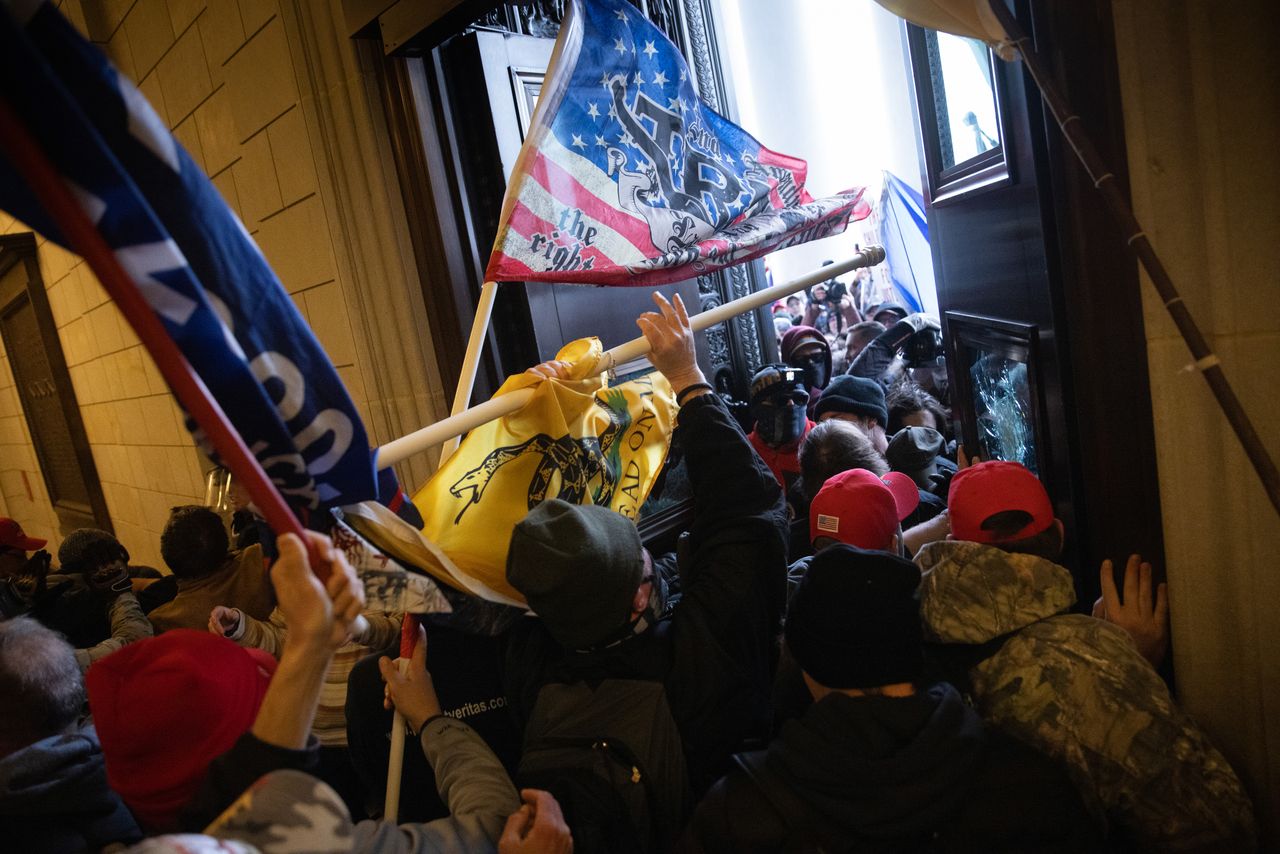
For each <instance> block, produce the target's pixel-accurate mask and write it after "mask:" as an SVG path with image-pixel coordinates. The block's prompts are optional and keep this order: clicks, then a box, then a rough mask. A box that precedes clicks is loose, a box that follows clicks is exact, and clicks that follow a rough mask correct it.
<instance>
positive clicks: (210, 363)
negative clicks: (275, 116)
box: [0, 2, 377, 521]
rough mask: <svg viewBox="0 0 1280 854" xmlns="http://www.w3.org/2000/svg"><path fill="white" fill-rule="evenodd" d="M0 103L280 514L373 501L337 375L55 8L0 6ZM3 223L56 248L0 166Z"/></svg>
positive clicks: (241, 233)
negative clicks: (49, 166) (185, 366)
mask: <svg viewBox="0 0 1280 854" xmlns="http://www.w3.org/2000/svg"><path fill="white" fill-rule="evenodd" d="M0 92H3V93H4V97H5V99H6V100H8V101H9V103H10V105H11V106H12V107H13V109H14V110H15V112H16V113H17V114H18V116H19V118H20V119H21V120H22V122H23V123H24V124H25V125H26V127H27V128H28V129H29V130H30V132H31V134H32V135H33V136H34V137H35V138H36V140H37V142H38V144H39V145H40V147H41V148H42V149H43V151H44V153H45V155H46V156H47V157H48V158H49V159H50V161H51V162H52V163H53V165H54V167H55V168H56V169H57V170H58V171H59V173H60V174H61V175H62V177H63V180H65V181H66V183H67V184H68V185H69V186H70V187H71V188H72V190H73V192H74V193H75V195H76V197H77V198H78V199H79V201H80V204H81V207H82V208H83V210H84V211H85V213H86V214H88V216H89V219H90V220H91V221H93V222H94V223H95V224H96V226H97V228H98V230H99V232H100V233H101V235H102V237H103V238H104V239H105V240H106V242H107V244H108V246H110V247H111V249H112V250H113V251H114V253H115V255H116V258H117V259H118V260H119V261H120V264H121V266H122V267H123V268H124V269H125V270H126V271H128V273H129V274H130V276H131V277H132V278H133V280H134V282H135V283H136V284H137V286H138V288H139V289H140V290H141V292H142V294H143V296H144V297H145V298H146V300H147V302H148V304H150V306H151V308H152V310H153V311H155V313H156V315H157V316H158V317H159V318H160V320H161V321H162V322H163V324H164V327H165V329H166V331H167V332H168V333H169V335H170V336H172V338H173V340H174V341H175V342H176V343H177V345H178V347H179V348H180V349H181V350H182V352H183V354H184V355H185V356H186V358H187V360H188V361H189V362H190V363H191V366H192V367H193V368H194V369H195V371H196V373H197V374H199V375H200V378H201V379H202V380H203V381H204V384H205V385H206V386H207V387H208V389H209V391H210V393H211V394H212V395H213V397H214V398H215V399H216V400H217V401H218V403H219V404H221V406H222V408H223V410H224V411H225V412H226V414H227V417H228V418H229V419H230V420H231V422H232V424H233V425H234V427H235V429H236V431H237V432H238V433H239V434H240V436H241V437H242V438H243V439H244V441H245V444H246V445H248V446H249V448H250V450H251V451H252V452H253V453H254V454H255V455H256V456H257V458H258V461H259V462H260V463H261V464H262V467H263V468H264V469H265V470H266V472H267V474H268V475H269V476H270V477H271V479H272V481H273V482H274V483H275V485H276V487H277V489H279V491H280V493H281V494H282V495H283V496H284V497H285V500H286V501H288V502H289V504H290V506H292V507H293V508H294V509H295V510H296V511H302V514H303V517H304V518H307V517H308V516H310V518H312V519H314V520H316V521H321V520H322V519H327V517H328V514H327V513H323V514H317V513H314V512H313V511H317V510H321V509H327V508H329V507H333V506H339V505H343V504H350V503H353V502H357V501H363V500H366V499H373V498H375V497H376V495H377V485H376V481H375V477H374V471H373V462H372V456H371V454H370V452H369V442H368V439H367V437H366V435H365V430H364V425H363V424H362V423H361V421H360V417H359V415H358V414H357V413H356V409H355V407H354V406H353V405H352V402H351V399H350V397H349V396H348V395H347V392H346V389H345V388H344V387H343V385H342V381H341V380H340V379H339V377H338V374H337V371H336V370H334V367H333V365H332V363H331V362H330V361H329V358H328V356H327V355H326V354H325V352H324V350H323V349H322V348H321V347H320V345H319V343H318V342H317V341H316V339H315V337H314V336H313V335H312V333H311V330H310V329H309V328H308V327H307V324H306V322H305V321H304V320H303V319H302V317H301V315H299V314H298V311H297V309H296V308H295V307H294V304H293V301H292V300H290V299H289V295H288V294H287V293H286V292H285V290H284V288H283V287H281V285H280V281H279V280H278V279H277V278H276V276H275V274H274V273H273V272H272V271H271V268H270V267H269V266H267V262H266V260H265V259H264V258H263V256H262V253H261V252H260V251H259V250H258V247H257V246H256V245H255V244H254V242H253V240H252V238H250V236H249V234H248V232H246V231H245V229H244V226H243V225H241V223H240V221H239V219H237V218H236V216H235V214H234V213H232V212H231V210H230V209H229V208H228V207H227V205H226V203H225V202H223V200H222V198H221V197H220V196H219V195H218V192H217V190H216V189H215V188H214V186H213V184H212V183H210V181H209V179H208V178H206V177H205V175H204V173H203V172H202V171H201V169H200V167H199V166H197V165H196V164H195V162H194V161H192V159H191V158H190V157H189V156H188V155H187V153H186V152H185V151H184V150H183V149H182V147H181V146H180V145H179V144H178V142H177V141H176V140H175V139H174V138H173V136H172V135H170V133H169V132H168V130H167V129H166V128H165V126H164V123H163V121H161V119H160V118H159V117H158V116H157V115H156V113H155V111H154V110H152V109H151V106H150V104H148V103H147V101H146V98H144V97H143V95H142V94H141V93H140V92H139V91H138V89H137V87H135V86H134V85H133V83H132V82H130V81H129V80H128V79H126V78H125V77H124V76H122V75H121V74H120V73H119V72H117V71H116V69H115V68H113V67H112V66H111V64H110V63H109V62H108V61H107V59H106V57H104V56H103V55H102V53H101V52H100V51H99V50H98V49H97V48H95V47H93V46H92V45H90V44H89V43H88V42H87V41H85V39H84V38H83V37H82V36H81V35H80V34H79V33H78V32H77V31H76V30H75V28H73V27H72V26H71V25H70V24H69V23H68V22H67V21H66V20H65V19H64V18H63V17H62V16H61V15H60V14H59V13H58V12H57V10H55V9H54V8H53V6H52V4H50V3H39V4H36V3H30V2H26V3H15V4H12V5H7V4H0ZM0 208H3V209H5V210H7V211H8V212H9V213H11V214H12V215H14V216H16V217H18V218H19V219H21V220H23V221H24V222H26V223H27V224H29V225H31V226H32V227H33V228H35V229H37V230H39V231H40V232H41V233H43V234H44V235H45V236H46V237H48V238H49V239H50V240H53V241H54V242H56V243H59V244H61V245H63V246H67V242H66V240H65V238H64V237H63V236H62V234H61V233H60V232H59V230H58V229H57V228H56V227H55V225H54V224H53V223H52V222H51V221H50V219H49V218H48V216H47V215H46V214H45V212H44V210H43V208H42V207H41V205H40V204H39V202H38V201H37V200H36V198H35V196H34V195H33V194H32V193H31V191H30V190H29V188H28V187H27V185H26V183H25V181H23V179H22V176H21V175H19V174H18V173H17V172H16V170H15V169H14V167H13V165H12V164H11V163H9V162H7V161H6V160H4V159H2V158H0ZM319 239H323V238H319ZM68 248H70V247H68ZM188 427H189V429H191V430H192V432H193V433H194V434H195V436H196V439H197V441H199V442H201V444H202V446H204V447H205V450H206V451H208V450H209V448H208V447H207V442H205V441H204V437H203V436H202V435H201V433H200V431H199V430H198V429H197V428H196V426H195V425H194V423H193V422H191V421H190V419H188Z"/></svg>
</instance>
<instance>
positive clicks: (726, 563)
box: [505, 294, 787, 815]
mask: <svg viewBox="0 0 1280 854" xmlns="http://www.w3.org/2000/svg"><path fill="white" fill-rule="evenodd" d="M654 301H655V302H656V303H657V305H658V308H659V310H660V313H657V312H647V313H646V314H644V315H642V316H641V317H640V318H639V320H638V321H637V323H638V324H639V326H640V328H641V330H642V331H643V332H644V334H645V337H646V338H647V339H648V340H649V342H650V344H651V346H652V348H653V350H652V353H651V354H650V359H651V361H652V362H653V364H654V366H655V367H656V368H657V369H658V370H659V371H661V372H662V373H663V375H665V376H666V378H667V380H668V381H669V382H670V383H671V388H672V389H673V390H674V391H675V392H676V400H677V401H678V403H679V404H680V411H679V415H678V421H677V426H676V437H675V441H676V442H678V443H679V444H680V446H681V447H682V448H683V449H684V455H685V459H686V461H687V466H688V475H689V482H690V486H691V489H692V493H693V505H694V516H693V527H692V529H691V531H690V532H689V535H688V540H687V543H688V549H687V551H686V550H685V549H684V548H683V546H682V549H681V558H680V565H679V585H680V590H681V599H680V601H679V602H678V603H677V604H675V605H674V607H671V606H670V605H669V603H668V602H667V601H665V600H666V594H667V590H668V583H667V582H668V578H667V575H666V573H665V571H659V570H660V568H662V567H665V566H668V565H671V563H672V562H671V561H670V560H669V559H668V558H661V559H659V560H655V559H654V558H653V557H652V556H651V555H650V554H649V553H648V552H647V551H646V550H645V548H644V547H643V545H642V544H641V541H640V536H639V533H638V532H637V530H636V526H635V523H634V522H633V521H632V520H630V519H628V518H626V517H625V516H622V515H620V514H618V513H615V512H614V511H612V510H609V509H606V508H603V507H595V506H579V505H574V504H568V503H566V502H564V501H560V500H557V499H551V500H548V501H545V502H543V503H542V504H540V505H538V506H537V507H535V508H534V509H532V510H530V511H529V514H528V516H526V517H525V519H524V520H523V521H521V522H520V523H519V524H517V525H516V528H515V531H514V532H513V534H512V537H511V548H510V551H509V553H508V558H507V579H508V580H509V581H510V582H511V584H512V586H513V587H515V588H516V589H517V590H519V591H520V593H521V594H522V595H524V597H525V599H526V600H527V602H528V604H529V607H530V608H531V609H532V610H533V611H534V612H535V613H536V614H537V615H538V616H539V617H540V618H541V619H539V620H524V621H522V624H521V625H520V626H518V627H517V628H516V629H515V630H514V633H513V636H512V638H511V639H510V642H509V644H508V650H509V652H508V657H507V664H506V668H505V670H506V675H507V680H506V681H507V694H508V698H509V702H510V703H511V706H512V708H513V710H514V712H515V714H516V718H517V720H518V721H519V722H520V723H521V726H524V725H525V724H527V722H528V721H529V717H530V713H531V711H532V710H533V707H534V704H535V702H536V700H537V697H538V694H539V691H541V690H542V689H543V688H544V686H548V685H551V684H553V683H561V684H569V683H575V682H580V681H586V682H587V683H589V684H593V685H594V684H598V683H599V682H600V681H601V680H605V679H630V680H644V681H651V682H656V683H659V684H661V685H662V686H663V689H664V691H665V694H666V701H667V703H668V704H669V707H670V714H671V718H672V719H673V720H674V723H675V726H676V728H677V730H678V732H679V736H680V739H681V741H682V743H683V752H684V758H685V764H686V767H687V769H688V779H689V783H690V785H691V787H692V791H693V792H694V793H700V792H701V791H702V790H703V789H704V788H705V787H706V785H707V784H708V783H710V781H712V780H714V779H715V778H716V777H718V776H719V775H720V774H722V773H723V772H724V770H725V767H726V764H727V762H728V759H729V756H730V755H731V753H732V751H733V750H734V749H736V747H737V746H738V745H739V744H741V743H742V741H743V740H744V739H746V738H749V737H752V736H758V735H762V734H766V733H767V730H768V723H769V693H770V685H771V682H772V675H773V664H774V660H773V659H774V649H773V638H774V637H776V633H777V629H778V625H779V622H780V619H781V616H782V610H783V608H784V606H785V590H786V569H787V567H786V537H787V519H786V511H785V508H784V505H783V500H782V490H781V488H780V487H779V485H778V482H777V480H776V479H775V478H774V476H773V474H772V473H771V472H770V471H769V469H768V467H767V466H765V464H764V463H763V462H762V461H761V460H760V458H759V456H758V455H757V454H756V453H755V452H754V451H753V450H752V449H751V445H750V443H749V442H748V441H747V437H746V436H745V435H743V432H742V429H741V428H740V427H739V426H738V424H737V422H736V421H735V420H734V418H733V417H732V415H730V413H729V411H728V409H727V407H726V406H725V404H724V403H723V401H721V400H720V398H719V397H718V396H717V395H715V394H713V393H711V387H710V385H709V384H708V383H707V382H706V380H705V379H704V378H703V375H702V372H701V371H700V370H699V369H698V365H697V363H696V362H695V360H694V345H693V333H692V331H691V330H690V328H689V319H688V315H687V314H686V313H685V310H684V305H683V303H682V302H681V301H680V299H679V297H676V298H675V300H674V301H673V303H668V302H667V301H666V300H665V299H664V298H662V296H661V295H659V294H655V295H654ZM566 815H567V813H566Z"/></svg>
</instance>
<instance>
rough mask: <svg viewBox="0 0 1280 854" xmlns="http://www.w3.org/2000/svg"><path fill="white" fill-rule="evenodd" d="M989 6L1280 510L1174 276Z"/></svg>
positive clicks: (1045, 77)
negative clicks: (1135, 256) (1175, 283)
mask: <svg viewBox="0 0 1280 854" xmlns="http://www.w3.org/2000/svg"><path fill="white" fill-rule="evenodd" d="M990 5H991V11H992V12H993V13H994V14H995V16H996V19H997V20H998V21H999V22H1000V26H1001V27H1003V28H1004V31H1005V35H1006V36H1007V37H1008V38H1009V40H1010V41H1011V42H1012V43H1013V45H1014V46H1015V47H1016V48H1017V50H1018V53H1019V54H1021V56H1022V64H1023V66H1024V67H1025V68H1026V69H1027V71H1028V72H1029V73H1030V74H1031V79H1032V80H1034V81H1035V83H1036V86H1037V87H1038V88H1039V89H1040V95H1041V97H1042V98H1043V99H1044V102H1045V105H1046V106H1048V108H1049V112H1050V113H1051V114H1052V115H1053V119H1054V121H1055V122H1057V124H1058V127H1059V128H1060V129H1061V130H1062V135H1063V136H1065V137H1066V138H1067V142H1068V143H1069V144H1070V146H1071V149H1072V150H1073V151H1074V152H1075V154H1076V158H1077V159H1079V161H1080V164H1081V165H1082V166H1083V167H1084V171H1085V174H1086V175H1088V176H1089V180H1090V181H1091V182H1092V183H1093V187H1094V189H1096V190H1097V191H1098V192H1099V194H1101V196H1102V201H1103V204H1104V206H1105V207H1106V208H1107V210H1108V212H1110V214H1111V216H1112V218H1113V219H1115V221H1116V222H1117V223H1118V224H1119V226H1120V228H1121V229H1122V230H1123V231H1124V237H1125V243H1126V244H1127V245H1128V246H1129V247H1130V248H1131V249H1132V250H1133V254H1134V255H1137V256H1138V261H1140V262H1141V263H1142V268H1143V269H1144V270H1146V272H1147V277H1148V278H1150V279H1151V284H1152V286H1153V287H1155V289H1156V293H1157V294H1158V295H1159V296H1160V301H1161V302H1162V303H1164V307H1165V310H1166V311H1168V312H1169V317H1170V318H1171V319H1172V320H1173V324H1174V326H1176V327H1177V328H1178V331H1179V332H1180V333H1182V340H1183V341H1184V342H1185V343H1186V345H1187V349H1189V350H1190V351H1191V355H1192V356H1194V357H1195V360H1196V361H1195V367H1196V369H1197V370H1199V371H1200V373H1201V374H1202V375H1203V376H1204V380H1205V382H1206V383H1208V384H1209V390H1210V391H1212V392H1213V396H1214V397H1215V398H1217V400H1218V406H1219V407H1220V408H1221V409H1222V414H1223V415H1225V416H1226V418H1227V422H1228V423H1230V425H1231V428H1232V430H1234V431H1235V434H1236V438H1237V439H1239V440H1240V444H1241V446H1243V448H1244V452H1245V455H1246V456H1247V457H1248V458H1249V462H1250V463H1252V465H1253V470H1254V471H1255V472H1256V473H1257V475H1258V478H1259V479H1260V480H1261V481H1262V488H1263V489H1264V490H1265V491H1266V493H1267V498H1269V499H1270V500H1271V506H1272V507H1273V508H1274V509H1275V511H1276V513H1280V470H1277V469H1276V464H1275V461H1274V460H1272V459H1271V454H1270V453H1268V452H1267V448H1266V446H1265V445H1263V444H1262V440H1261V439H1260V438H1259V437H1258V432H1257V430H1255V429H1254V427H1253V422H1252V421H1250V420H1249V414H1248V413H1247V412H1245V410H1244V406H1243V405H1242V404H1241V403H1240V399H1239V398H1238V397H1236V393H1235V390H1234V389H1232V387H1231V383H1230V382H1228V381H1227V375H1226V374H1225V373H1223V371H1222V365H1221V364H1220V363H1219V361H1218V356H1217V354H1216V353H1214V352H1213V351H1212V350H1211V349H1209V343H1208V342H1207V341H1205V338H1204V335H1203V334H1202V333H1201V332H1200V327H1199V326H1198V325H1197V324H1196V321H1195V318H1193V317H1192V316H1191V312H1190V310H1189V309H1188V308H1187V305H1186V303H1184V302H1183V301H1182V295H1181V294H1180V293H1178V288H1177V286H1176V285H1174V283H1173V277H1171V276H1170V275H1169V271H1168V270H1166V269H1165V266H1164V263H1163V262H1161V260H1160V256H1159V255H1157V254H1156V251H1155V247H1153V246H1152V245H1151V241H1150V240H1149V239H1148V238H1147V233H1146V232H1145V231H1143V230H1142V224H1141V223H1139V222H1138V220H1137V218H1136V217H1135V216H1134V215H1133V211H1132V210H1131V209H1130V208H1129V205H1128V204H1127V203H1126V202H1125V200H1124V196H1123V195H1122V194H1121V192H1120V188H1119V186H1118V185H1117V182H1116V177H1115V175H1114V174H1113V173H1112V171H1111V170H1110V169H1108V168H1107V165H1106V163H1104V162H1103V160H1102V157H1101V155H1099V154H1098V149H1097V148H1095V147H1094V145H1093V141H1092V140H1090V139H1089V137H1088V135H1087V134H1086V133H1085V131H1084V128H1083V127H1082V125H1083V124H1084V123H1083V122H1081V121H1080V116H1079V115H1077V114H1076V113H1075V111H1074V110H1072V108H1071V105H1070V104H1069V103H1067V100H1066V99H1065V98H1064V97H1063V96H1062V93H1061V92H1060V91H1059V90H1058V86H1057V84H1056V83H1055V82H1054V78H1053V75H1052V74H1050V72H1049V70H1048V69H1047V68H1046V67H1045V65H1044V62H1043V61H1042V60H1041V59H1040V55H1039V54H1038V53H1036V51H1035V49H1034V48H1033V47H1032V46H1031V39H1030V38H1029V37H1028V36H1027V34H1026V33H1025V32H1024V31H1023V29H1022V26H1021V25H1020V24H1019V23H1018V19H1017V18H1015V17H1014V16H1013V13H1012V12H1010V11H1009V10H1008V9H1007V8H1005V5H1004V2H1003V0H990Z"/></svg>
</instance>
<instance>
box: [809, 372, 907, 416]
mask: <svg viewBox="0 0 1280 854" xmlns="http://www.w3.org/2000/svg"><path fill="white" fill-rule="evenodd" d="M824 412H850V413H853V414H854V415H864V416H867V417H869V418H874V419H876V420H877V421H879V422H880V426H881V427H884V426H887V425H888V423H889V407H888V406H886V405H885V402H884V389H883V388H881V387H880V383H878V382H876V381H875V380H870V379H867V378H866V377H855V376H850V375H849V374H841V375H840V376H838V377H836V378H835V379H833V380H832V381H831V383H830V384H829V385H828V386H827V387H826V388H825V389H823V391H822V398H821V399H820V400H819V401H818V405H817V407H816V408H815V409H814V410H813V420H815V421H818V420H820V419H821V418H822V414H823V413H824Z"/></svg>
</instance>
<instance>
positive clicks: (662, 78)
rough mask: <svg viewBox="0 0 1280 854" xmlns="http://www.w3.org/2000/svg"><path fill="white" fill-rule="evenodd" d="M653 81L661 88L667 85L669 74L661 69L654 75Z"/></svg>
mask: <svg viewBox="0 0 1280 854" xmlns="http://www.w3.org/2000/svg"><path fill="white" fill-rule="evenodd" d="M653 82H654V84H655V85H657V87H658V88H659V89H661V88H662V87H664V86H666V85H667V75H666V74H665V73H664V72H661V71H659V72H658V73H657V74H655V75H653Z"/></svg>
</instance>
